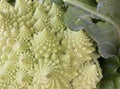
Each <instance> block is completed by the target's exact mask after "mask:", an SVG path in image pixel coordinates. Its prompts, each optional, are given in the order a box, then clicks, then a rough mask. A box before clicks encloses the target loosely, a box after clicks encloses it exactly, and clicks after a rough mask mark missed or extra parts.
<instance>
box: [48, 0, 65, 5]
mask: <svg viewBox="0 0 120 89" xmlns="http://www.w3.org/2000/svg"><path fill="white" fill-rule="evenodd" d="M50 1H51V2H54V3H56V4H58V5H62V4H63V3H64V2H63V0H50Z"/></svg>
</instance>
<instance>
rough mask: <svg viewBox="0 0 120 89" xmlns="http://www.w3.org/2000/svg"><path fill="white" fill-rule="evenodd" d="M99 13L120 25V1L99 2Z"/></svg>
mask: <svg viewBox="0 0 120 89" xmlns="http://www.w3.org/2000/svg"><path fill="white" fill-rule="evenodd" d="M97 2H98V12H99V13H102V14H106V15H108V16H110V17H111V18H113V19H114V20H115V21H116V22H118V23H119V24H120V5H119V4H120V0H97Z"/></svg>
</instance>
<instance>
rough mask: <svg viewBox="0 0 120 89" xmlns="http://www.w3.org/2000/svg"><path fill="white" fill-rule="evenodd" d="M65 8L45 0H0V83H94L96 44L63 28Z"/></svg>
mask: <svg viewBox="0 0 120 89" xmlns="http://www.w3.org/2000/svg"><path fill="white" fill-rule="evenodd" d="M64 13H65V11H64V9H63V8H62V6H58V5H56V4H55V3H50V1H49V0H45V2H44V3H41V2H40V1H37V0H16V2H15V5H14V6H12V5H11V4H9V3H8V2H7V1H5V0H0V89H95V88H96V85H97V83H98V82H99V81H100V79H101V78H102V75H101V69H100V67H99V64H98V62H97V59H98V58H99V54H98V53H97V52H96V45H95V44H94V42H93V41H92V40H91V38H90V37H89V36H88V35H87V34H86V32H85V31H84V30H80V31H77V32H75V31H71V30H70V29H69V28H67V27H66V26H65V23H64Z"/></svg>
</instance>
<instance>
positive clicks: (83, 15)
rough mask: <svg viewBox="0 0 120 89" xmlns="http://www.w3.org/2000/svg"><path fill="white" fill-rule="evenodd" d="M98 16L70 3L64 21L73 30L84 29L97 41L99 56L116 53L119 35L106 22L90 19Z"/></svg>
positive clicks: (109, 55)
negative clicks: (94, 21)
mask: <svg viewBox="0 0 120 89" xmlns="http://www.w3.org/2000/svg"><path fill="white" fill-rule="evenodd" d="M71 12H72V13H71ZM98 18H99V17H96V16H94V15H92V14H91V13H90V12H88V11H85V10H81V9H79V8H77V7H74V6H71V5H70V6H69V8H68V11H67V13H66V14H65V23H66V25H67V26H68V27H69V28H71V29H72V30H74V31H78V30H80V29H85V30H86V32H87V33H88V34H89V35H90V36H91V37H92V38H93V39H94V40H95V41H96V42H97V44H98V48H99V53H100V54H101V56H102V57H104V58H108V57H111V56H114V55H116V54H117V53H118V47H119V43H118V41H119V35H118V31H117V30H116V28H115V27H114V26H113V25H112V24H110V23H108V22H103V21H100V22H98V23H93V21H92V20H93V19H98Z"/></svg>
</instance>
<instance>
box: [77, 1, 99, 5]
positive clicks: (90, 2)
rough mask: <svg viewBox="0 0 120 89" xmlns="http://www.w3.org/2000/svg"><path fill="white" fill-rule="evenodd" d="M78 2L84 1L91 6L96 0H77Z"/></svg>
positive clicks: (95, 3)
mask: <svg viewBox="0 0 120 89" xmlns="http://www.w3.org/2000/svg"><path fill="white" fill-rule="evenodd" d="M79 1H80V2H84V3H86V4H89V5H92V6H96V5H97V2H96V0H79Z"/></svg>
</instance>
